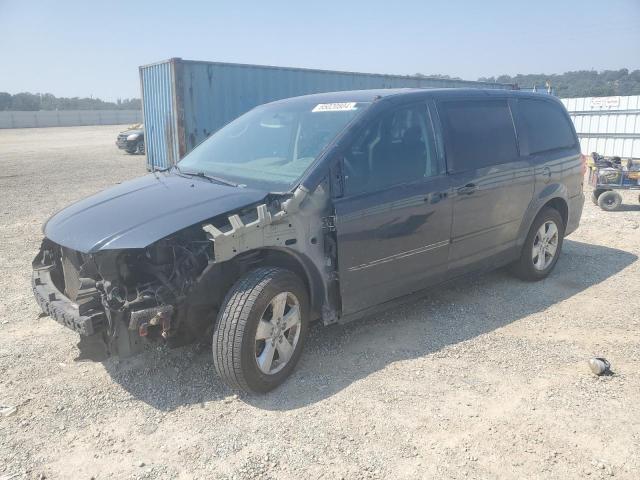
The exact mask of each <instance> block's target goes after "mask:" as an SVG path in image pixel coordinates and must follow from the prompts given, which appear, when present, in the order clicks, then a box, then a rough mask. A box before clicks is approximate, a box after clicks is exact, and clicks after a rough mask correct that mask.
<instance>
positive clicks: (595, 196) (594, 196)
mask: <svg viewBox="0 0 640 480" xmlns="http://www.w3.org/2000/svg"><path fill="white" fill-rule="evenodd" d="M604 192H606V190H602V189H597V190H594V191H593V192H591V201H592V202H593V204H594V205H598V198H599V197H600V195H602V194H603V193H604Z"/></svg>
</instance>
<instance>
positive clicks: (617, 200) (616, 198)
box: [598, 190, 622, 212]
mask: <svg viewBox="0 0 640 480" xmlns="http://www.w3.org/2000/svg"><path fill="white" fill-rule="evenodd" d="M620 205H622V195H620V194H619V193H618V192H614V191H613V190H609V191H607V192H604V193H603V194H602V195H600V196H599V197H598V206H599V207H600V208H601V209H602V210H604V211H606V212H614V211H616V210H618V209H619V208H620Z"/></svg>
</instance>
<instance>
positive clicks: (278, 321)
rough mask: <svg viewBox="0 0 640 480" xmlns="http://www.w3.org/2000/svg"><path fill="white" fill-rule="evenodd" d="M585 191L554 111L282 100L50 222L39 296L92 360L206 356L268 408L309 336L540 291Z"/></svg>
mask: <svg viewBox="0 0 640 480" xmlns="http://www.w3.org/2000/svg"><path fill="white" fill-rule="evenodd" d="M584 173H585V164H584V160H583V158H582V156H581V155H580V148H579V144H578V139H577V137H576V133H575V130H574V128H573V125H572V123H571V121H570V119H569V116H568V115H567V112H566V110H565V109H564V107H563V106H562V104H561V103H560V102H559V101H558V100H556V99H555V98H553V97H551V96H548V95H540V94H534V93H522V92H513V91H504V90H491V91H489V90H476V89H473V90H470V89H469V90H467V89H442V90H419V89H396V90H393V89H389V90H364V91H348V92H338V93H325V94H317V95H309V96H304V97H297V98H292V99H287V100H281V101H278V102H274V103H270V104H267V105H263V106H260V107H257V108H255V109H253V110H251V111H250V112H248V113H246V114H244V115H242V116H241V117H239V118H238V119H236V120H234V121H233V122H231V123H229V124H228V125H227V126H225V127H223V128H222V129H220V130H218V131H217V132H216V133H214V134H213V135H212V136H211V137H210V138H209V139H207V140H206V141H204V142H203V143H201V144H200V145H199V146H198V147H196V148H195V149H194V150H193V151H192V152H191V153H189V154H188V155H187V156H186V157H185V158H184V159H183V160H181V161H180V162H179V163H178V164H177V165H175V166H173V167H171V168H169V169H166V170H164V171H160V172H158V171H156V172H154V173H153V174H150V175H147V176H144V177H141V178H138V179H135V180H132V181H129V182H126V183H123V184H120V185H118V186H116V187H113V188H112V189H110V190H106V191H104V192H102V193H99V194H97V195H94V196H93V197H90V198H87V199H85V200H83V201H80V202H78V203H76V204H74V205H72V206H70V207H68V208H66V209H64V210H62V211H60V212H59V213H57V214H55V215H54V216H52V217H51V218H50V219H49V220H48V221H47V223H46V224H45V226H44V234H45V239H44V240H43V243H42V246H41V249H40V252H39V253H38V255H37V256H36V258H35V260H34V262H33V291H34V293H35V297H36V299H37V301H38V302H39V304H40V306H41V308H42V310H43V311H44V312H45V313H48V314H49V315H51V316H52V317H53V318H54V319H56V320H58V321H59V322H61V323H63V324H64V325H66V326H68V327H70V328H72V329H74V330H75V331H77V332H78V333H80V335H81V341H80V344H79V347H80V349H81V352H83V355H85V356H93V357H94V358H95V356H97V355H98V354H101V355H119V356H120V357H126V356H128V355H132V354H134V353H136V352H137V351H139V350H140V348H141V345H142V342H143V341H158V342H166V343H167V344H169V345H170V346H175V345H182V344H184V343H187V342H190V341H194V340H208V341H211V342H212V348H213V362H214V365H215V369H216V371H217V373H218V375H219V376H220V377H221V378H222V379H223V380H224V381H226V382H227V383H228V384H229V385H231V386H233V387H235V388H238V389H242V390H246V391H256V392H266V391H268V390H271V389H273V388H275V387H276V386H277V385H279V384H280V383H282V382H283V381H284V380H285V378H286V377H287V376H288V375H289V374H290V373H291V372H292V370H293V368H294V367H295V365H296V363H297V361H298V359H299V358H300V355H301V353H302V348H303V345H304V343H305V339H306V336H307V332H308V327H309V323H310V322H311V321H313V320H317V319H319V320H321V321H322V322H323V323H324V324H325V325H329V324H332V323H336V322H346V321H349V320H352V319H355V318H360V317H363V316H366V315H368V314H371V313H373V312H376V311H378V310H380V309H385V308H391V307H393V306H394V305H397V304H398V303H399V302H401V301H405V300H406V299H408V298H411V297H412V296H413V295H414V294H416V293H418V292H421V291H422V290H424V289H425V288H427V287H429V286H432V285H434V284H437V283H441V282H444V281H452V280H455V279H456V278H458V277H459V276H461V275H464V274H467V273H469V272H474V271H478V270H485V269H488V268H497V267H501V266H509V267H510V269H511V271H512V272H514V273H515V274H516V275H517V276H518V277H520V278H522V279H524V280H530V281H535V280H541V279H543V278H545V277H546V276H547V275H549V274H550V273H551V271H552V270H553V268H554V267H555V265H556V262H557V261H558V257H559V256H560V252H561V249H562V242H563V239H564V237H565V236H566V235H568V234H570V233H571V232H573V231H574V230H575V229H576V228H577V227H578V224H579V221H580V217H581V214H582V207H583V203H584V195H583V179H584ZM525 289H526V286H524V285H523V290H525ZM523 295H524V293H523Z"/></svg>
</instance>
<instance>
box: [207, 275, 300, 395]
mask: <svg viewBox="0 0 640 480" xmlns="http://www.w3.org/2000/svg"><path fill="white" fill-rule="evenodd" d="M308 310H309V307H308V295H307V291H306V288H305V286H304V284H303V283H302V281H301V280H300V279H299V278H298V277H297V276H296V275H295V274H293V273H292V272H290V271H288V270H284V269H281V268H276V267H267V268H258V269H256V270H253V271H251V272H249V273H247V274H246V275H245V276H244V277H242V278H241V279H240V280H238V281H237V282H236V284H235V285H234V286H233V287H232V288H231V290H230V291H229V293H228V294H227V296H226V298H225V300H224V303H223V305H222V308H221V309H220V313H219V314H218V320H217V322H216V327H215V329H214V333H213V363H214V366H215V369H216V371H217V372H218V375H219V376H220V377H221V378H222V379H223V380H224V381H225V382H226V383H227V384H228V385H229V386H231V387H233V388H237V389H240V390H243V391H245V392H268V391H269V390H272V389H274V388H275V387H277V386H278V385H280V384H281V383H283V382H284V381H285V379H286V378H287V377H288V376H289V375H290V374H291V372H292V371H293V369H294V368H295V366H296V363H297V362H298V360H299V359H300V355H301V354H302V348H303V346H304V341H305V338H306V335H307V328H308V315H309V314H308Z"/></svg>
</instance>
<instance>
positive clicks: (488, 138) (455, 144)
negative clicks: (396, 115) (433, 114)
mask: <svg viewBox="0 0 640 480" xmlns="http://www.w3.org/2000/svg"><path fill="white" fill-rule="evenodd" d="M438 111H439V113H440V116H441V118H442V123H443V126H444V137H445V148H446V156H447V168H448V170H449V171H450V172H453V173H455V172H464V171H467V170H474V169H478V168H482V167H487V166H490V165H499V164H503V163H508V162H512V161H514V160H515V159H516V158H518V147H517V143H516V135H515V130H514V126H513V119H512V117H511V110H510V109H509V105H508V103H507V101H506V100H504V99H500V100H457V101H450V102H443V103H441V104H440V105H439V106H438Z"/></svg>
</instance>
